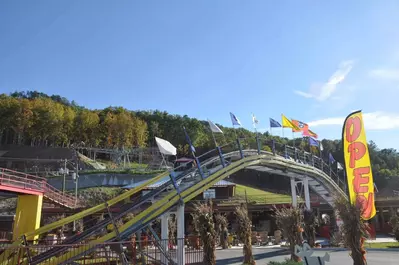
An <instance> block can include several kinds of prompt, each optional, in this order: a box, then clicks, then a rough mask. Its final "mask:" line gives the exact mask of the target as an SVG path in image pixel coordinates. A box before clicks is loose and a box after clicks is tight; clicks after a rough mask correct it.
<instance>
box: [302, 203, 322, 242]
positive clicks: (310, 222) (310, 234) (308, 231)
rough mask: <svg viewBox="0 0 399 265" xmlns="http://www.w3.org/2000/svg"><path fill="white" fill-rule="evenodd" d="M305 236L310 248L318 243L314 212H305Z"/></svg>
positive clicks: (316, 222) (306, 210)
mask: <svg viewBox="0 0 399 265" xmlns="http://www.w3.org/2000/svg"><path fill="white" fill-rule="evenodd" d="M303 221H304V234H305V237H306V240H307V241H308V244H309V246H310V247H312V248H313V247H314V245H315V242H316V225H317V224H318V221H317V218H316V216H315V214H314V213H313V211H312V210H308V209H305V210H304V211H303Z"/></svg>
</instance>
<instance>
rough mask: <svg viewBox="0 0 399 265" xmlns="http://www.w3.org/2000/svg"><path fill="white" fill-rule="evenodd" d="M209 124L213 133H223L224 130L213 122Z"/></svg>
mask: <svg viewBox="0 0 399 265" xmlns="http://www.w3.org/2000/svg"><path fill="white" fill-rule="evenodd" d="M208 123H209V127H210V128H211V131H212V132H214V133H223V132H222V130H221V129H220V128H219V127H218V126H217V125H216V124H214V123H213V122H211V121H210V120H208Z"/></svg>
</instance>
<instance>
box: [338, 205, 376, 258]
mask: <svg viewBox="0 0 399 265" xmlns="http://www.w3.org/2000/svg"><path fill="white" fill-rule="evenodd" d="M334 207H335V209H336V211H337V213H338V214H339V216H340V217H341V219H342V221H343V225H341V229H342V233H343V235H344V241H345V245H346V246H347V247H348V248H349V249H350V250H351V257H352V259H353V264H354V265H366V264H367V261H366V256H365V254H366V251H365V249H364V241H365V239H366V238H367V237H368V236H369V234H368V232H367V228H368V224H367V223H366V222H364V221H363V220H362V218H361V216H362V210H361V208H360V207H359V206H357V205H355V204H352V203H350V202H349V201H347V200H346V199H344V198H339V199H337V200H336V201H335V204H334Z"/></svg>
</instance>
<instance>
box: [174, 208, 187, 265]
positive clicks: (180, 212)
mask: <svg viewBox="0 0 399 265" xmlns="http://www.w3.org/2000/svg"><path fill="white" fill-rule="evenodd" d="M176 218H177V240H178V241H177V265H185V264H186V254H185V248H184V204H182V205H179V206H177V213H176Z"/></svg>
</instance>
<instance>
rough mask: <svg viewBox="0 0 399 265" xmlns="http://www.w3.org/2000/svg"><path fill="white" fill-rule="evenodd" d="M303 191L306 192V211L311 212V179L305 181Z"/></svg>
mask: <svg viewBox="0 0 399 265" xmlns="http://www.w3.org/2000/svg"><path fill="white" fill-rule="evenodd" d="M303 189H304V192H305V206H306V209H308V210H310V209H311V208H310V194H309V179H308V178H307V177H305V178H304V179H303Z"/></svg>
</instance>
